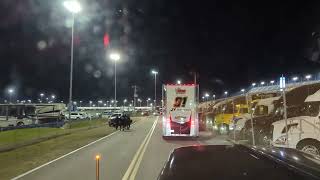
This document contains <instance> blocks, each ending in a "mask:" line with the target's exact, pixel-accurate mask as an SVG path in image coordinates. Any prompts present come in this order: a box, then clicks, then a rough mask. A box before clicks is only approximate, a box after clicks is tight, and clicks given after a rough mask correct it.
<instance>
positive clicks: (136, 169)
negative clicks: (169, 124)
mask: <svg viewBox="0 0 320 180" xmlns="http://www.w3.org/2000/svg"><path fill="white" fill-rule="evenodd" d="M157 121H158V118H157V119H156V122H157ZM156 122H155V125H154V126H153V127H152V131H151V133H150V135H149V137H148V140H147V142H146V143H145V146H144V147H143V149H142V152H141V154H140V156H139V158H138V161H137V163H136V165H135V167H134V169H133V171H132V173H131V176H130V179H129V180H134V179H135V177H136V175H137V172H138V169H139V167H140V164H141V161H142V158H143V155H144V153H145V152H146V149H147V147H148V144H149V142H150V139H151V137H152V134H153V132H154V130H155V128H156V125H157V123H156Z"/></svg>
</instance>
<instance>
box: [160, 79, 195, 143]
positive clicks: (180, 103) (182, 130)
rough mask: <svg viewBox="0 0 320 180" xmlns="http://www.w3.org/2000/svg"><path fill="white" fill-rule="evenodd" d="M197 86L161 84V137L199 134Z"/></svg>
mask: <svg viewBox="0 0 320 180" xmlns="http://www.w3.org/2000/svg"><path fill="white" fill-rule="evenodd" d="M198 99H199V98H198V86H197V85H195V84H167V85H163V106H164V107H163V117H162V125H163V126H162V127H163V137H164V138H165V137H169V136H187V137H188V136H189V137H197V136H198V135H199V119H198V112H197V106H198Z"/></svg>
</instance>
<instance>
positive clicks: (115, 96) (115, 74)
mask: <svg viewBox="0 0 320 180" xmlns="http://www.w3.org/2000/svg"><path fill="white" fill-rule="evenodd" d="M114 100H115V102H116V103H114V106H115V107H117V61H114Z"/></svg>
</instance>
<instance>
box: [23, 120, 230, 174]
mask: <svg viewBox="0 0 320 180" xmlns="http://www.w3.org/2000/svg"><path fill="white" fill-rule="evenodd" d="M156 120H158V121H156ZM197 144H229V142H227V141H226V140H225V137H213V136H212V135H211V133H210V132H204V133H201V135H200V137H199V138H198V139H195V140H189V139H172V140H163V139H162V129H161V119H160V118H157V117H146V118H143V119H142V120H141V121H139V122H138V123H136V124H135V125H134V126H133V127H132V130H130V131H126V132H117V133H115V134H114V135H112V136H110V137H108V138H105V139H103V140H101V141H99V142H97V143H95V144H93V145H91V146H89V147H86V148H84V149H81V150H79V151H77V152H75V153H73V154H71V155H69V156H67V157H64V158H62V159H60V160H58V161H55V162H53V163H51V164H49V165H47V166H45V167H42V168H40V169H38V170H36V171H34V172H32V173H30V174H27V175H26V176H23V177H21V178H20V179H26V180H38V179H39V180H47V179H48V180H51V179H52V180H53V179H55V180H56V179H61V180H63V179H79V180H82V179H84V180H87V179H94V178H95V160H94V158H95V155H96V154H100V155H101V161H100V179H112V180H118V179H119V180H121V179H122V180H133V179H137V180H144V179H146V180H151V179H156V178H157V176H158V174H159V173H160V171H161V168H162V167H163V165H164V163H165V162H166V160H167V158H168V156H169V154H170V152H171V151H172V150H173V149H174V148H177V147H181V146H188V145H197Z"/></svg>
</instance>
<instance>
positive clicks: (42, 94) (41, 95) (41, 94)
mask: <svg viewBox="0 0 320 180" xmlns="http://www.w3.org/2000/svg"><path fill="white" fill-rule="evenodd" d="M43 97H44V93H40V103H41V102H42V98H43Z"/></svg>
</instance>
